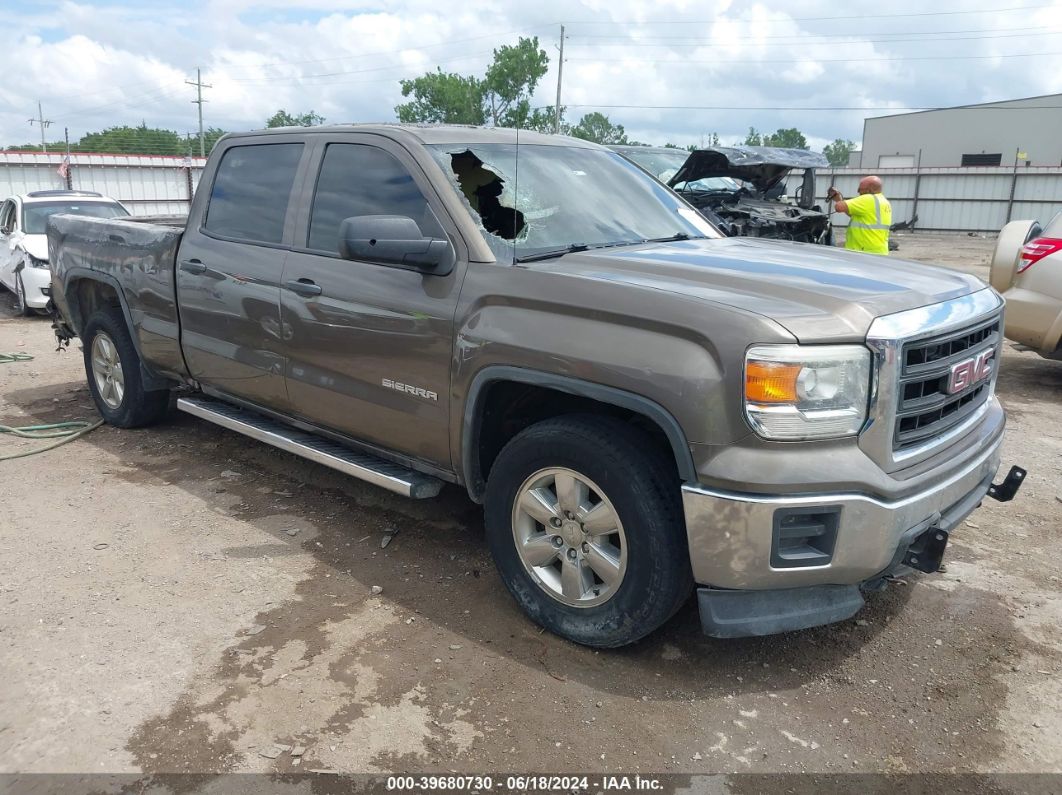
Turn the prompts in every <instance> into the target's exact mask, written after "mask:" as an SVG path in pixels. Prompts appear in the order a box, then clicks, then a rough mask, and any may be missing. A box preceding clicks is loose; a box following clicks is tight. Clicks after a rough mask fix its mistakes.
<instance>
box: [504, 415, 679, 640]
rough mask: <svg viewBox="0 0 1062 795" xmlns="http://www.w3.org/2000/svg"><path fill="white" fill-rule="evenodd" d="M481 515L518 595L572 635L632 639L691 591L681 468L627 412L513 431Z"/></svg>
mask: <svg viewBox="0 0 1062 795" xmlns="http://www.w3.org/2000/svg"><path fill="white" fill-rule="evenodd" d="M486 525H487V541H488V544H489V546H490V550H491V555H492V556H493V558H494V561H495V564H496V565H497V567H498V570H499V572H500V573H501V576H502V579H503V581H504V582H505V585H506V587H507V588H508V589H509V591H510V593H512V595H513V597H514V598H515V599H516V601H517V602H518V603H519V604H520V606H521V607H522V608H523V610H524V611H525V612H526V613H527V614H528V615H529V616H530V617H531V619H532V620H533V621H535V622H536V623H538V624H540V625H542V626H544V627H546V628H547V629H549V630H551V631H552V632H555V633H556V634H558V635H561V636H562V637H565V638H568V639H569V640H572V641H575V642H576V643H582V644H585V645H588V646H597V647H602V648H611V647H616V646H623V645H625V644H628V643H633V642H634V641H636V640H638V639H640V638H642V637H644V636H645V635H648V634H649V633H650V632H652V631H653V630H654V629H656V628H657V627H659V626H660V625H661V624H663V623H664V622H665V621H667V620H668V619H669V618H670V617H671V616H672V615H673V614H674V613H675V611H676V610H677V609H678V608H679V607H680V606H681V605H682V603H683V602H684V601H685V600H686V598H687V597H688V596H689V594H690V591H691V590H692V584H693V583H692V576H691V573H690V563H689V553H688V547H687V541H686V532H685V525H684V522H683V518H682V509H681V501H680V494H679V487H678V479H677V475H676V473H675V469H674V466H673V464H672V463H671V462H670V461H669V460H668V459H667V457H665V455H663V454H662V453H661V452H659V451H657V450H656V448H655V447H654V446H653V444H652V443H651V440H650V439H649V438H648V437H647V436H645V434H643V433H642V432H641V431H639V430H637V429H636V428H633V427H631V426H630V425H628V424H627V423H624V422H622V421H620V420H616V419H613V418H609V417H598V416H589V415H588V416H581V415H573V416H569V417H561V418H557V419H552V420H546V421H544V422H540V423H538V424H536V425H533V426H531V427H530V428H527V429H526V430H524V431H522V432H521V433H520V434H518V435H517V436H516V437H515V438H513V439H512V441H510V442H509V444H507V445H506V446H505V448H504V449H503V450H502V451H501V453H500V454H499V455H498V458H497V460H496V461H495V462H494V465H493V467H492V468H491V471H490V477H489V479H488V482H487V494H486Z"/></svg>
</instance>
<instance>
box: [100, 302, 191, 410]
mask: <svg viewBox="0 0 1062 795" xmlns="http://www.w3.org/2000/svg"><path fill="white" fill-rule="evenodd" d="M81 341H82V343H83V345H84V352H85V373H86V374H87V375H88V383H89V391H90V392H91V393H92V399H93V400H94V401H95V403H96V408H97V409H98V410H99V412H100V414H101V415H103V419H105V420H106V421H107V422H108V423H109V424H110V425H116V426H118V427H119V428H138V427H141V426H143V425H150V424H152V423H154V422H157V421H158V420H160V419H161V418H162V417H163V416H164V415H165V414H166V411H167V409H168V408H169V403H170V393H169V390H152V391H148V390H145V389H144V382H143V379H142V378H141V375H140V357H139V356H138V355H137V352H136V347H135V346H134V345H133V340H132V337H131V336H130V335H129V328H128V326H127V325H126V322H125V318H124V317H123V316H122V314H121V311H120V310H119V309H117V308H114V307H108V308H106V309H101V310H99V311H98V312H96V313H95V314H93V315H92V316H91V317H90V318H89V320H88V322H87V323H86V324H85V328H84V330H83V332H82V334H81Z"/></svg>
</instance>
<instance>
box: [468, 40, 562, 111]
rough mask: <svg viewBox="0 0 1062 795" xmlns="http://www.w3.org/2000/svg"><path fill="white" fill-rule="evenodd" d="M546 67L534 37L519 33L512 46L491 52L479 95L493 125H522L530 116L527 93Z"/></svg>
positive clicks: (531, 92)
mask: <svg viewBox="0 0 1062 795" xmlns="http://www.w3.org/2000/svg"><path fill="white" fill-rule="evenodd" d="M548 70H549V57H548V56H547V55H546V51H545V50H543V49H542V48H541V47H539V46H538V36H532V37H531V38H530V39H525V38H523V37H522V36H521V37H520V39H519V40H518V41H517V43H516V45H515V46H512V45H508V44H506V45H504V46H502V47H499V48H498V49H496V50H495V51H494V62H493V63H492V64H491V65H490V66H489V67H488V68H487V74H486V76H485V77H484V79H483V94H484V99H485V100H486V102H487V106H488V108H489V109H490V118H491V122H492V123H493V124H494V126H496V127H499V126H500V127H525V126H526V125H527V121H528V119H529V118H530V117H531V95H532V94H534V93H535V88H536V87H537V86H538V81H539V80H541V79H542V78H543V77H545V75H546V72H547V71H548Z"/></svg>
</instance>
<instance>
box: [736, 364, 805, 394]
mask: <svg viewBox="0 0 1062 795" xmlns="http://www.w3.org/2000/svg"><path fill="white" fill-rule="evenodd" d="M803 368H804V366H803V365H801V364H781V363H779V362H757V361H750V362H748V363H747V364H746V365H745V399H746V400H747V401H748V402H749V403H796V402H797V376H799V375H800V371H801V370H802V369H803Z"/></svg>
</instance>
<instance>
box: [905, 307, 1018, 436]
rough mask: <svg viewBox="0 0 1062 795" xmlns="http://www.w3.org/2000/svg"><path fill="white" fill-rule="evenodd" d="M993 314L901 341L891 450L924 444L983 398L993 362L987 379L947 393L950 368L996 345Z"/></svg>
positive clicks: (988, 389) (959, 421) (997, 334)
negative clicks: (973, 322)
mask: <svg viewBox="0 0 1062 795" xmlns="http://www.w3.org/2000/svg"><path fill="white" fill-rule="evenodd" d="M999 342H1000V318H999V317H998V316H996V317H993V318H990V319H988V320H987V321H982V322H981V323H979V324H977V325H975V326H971V327H967V328H964V329H960V330H959V331H954V332H951V333H949V334H944V335H940V336H934V337H930V338H928V339H920V340H917V341H915V342H910V343H906V344H905V345H904V346H903V349H902V355H901V359H900V361H901V368H900V376H899V379H898V383H897V403H896V422H895V426H894V433H893V450H894V451H897V452H899V451H902V450H906V449H908V448H911V447H916V446H918V445H921V444H924V443H925V442H928V441H931V440H932V439H934V438H936V437H939V436H940V435H941V434H944V433H946V432H947V431H948V430H950V429H951V428H954V427H955V426H957V425H960V424H962V422H963V421H965V420H966V419H967V418H968V417H970V416H971V415H972V414H974V413H975V412H976V411H977V410H978V409H979V408H980V407H981V406H982V405H983V404H984V403H985V401H987V400H988V397H989V395H990V394H991V383H992V381H993V379H994V378H995V367H996V366H997V364H998V363H997V362H995V361H993V364H992V369H993V372H992V373H991V374H990V376H989V377H988V378H987V379H983V380H981V381H977V382H975V383H973V384H970V385H969V386H968V387H966V388H965V389H962V390H961V391H958V392H956V393H954V394H948V379H949V375H950V373H951V368H952V367H953V366H954V365H956V364H959V363H960V362H963V361H966V360H968V359H970V358H972V357H974V356H977V355H978V354H980V353H982V352H984V351H987V350H994V349H997V348H998V346H999Z"/></svg>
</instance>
